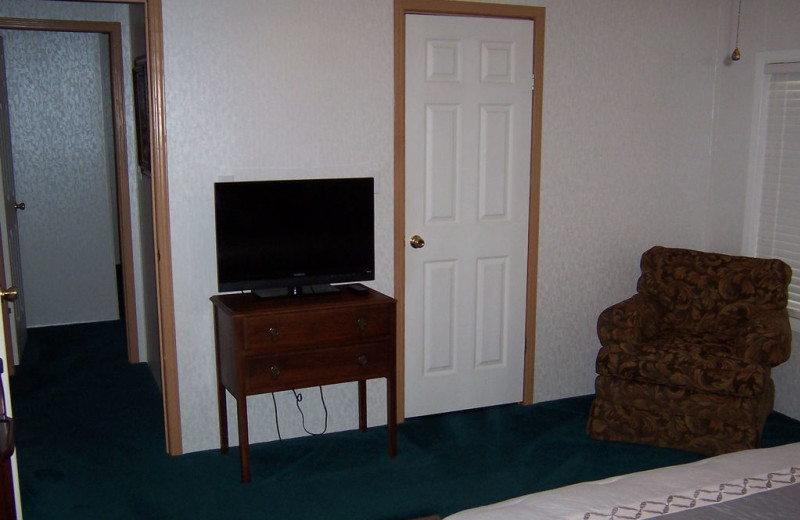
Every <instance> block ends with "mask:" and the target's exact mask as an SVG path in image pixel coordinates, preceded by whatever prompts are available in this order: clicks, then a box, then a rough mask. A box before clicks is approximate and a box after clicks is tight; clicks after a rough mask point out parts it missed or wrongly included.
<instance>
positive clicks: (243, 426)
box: [236, 396, 250, 482]
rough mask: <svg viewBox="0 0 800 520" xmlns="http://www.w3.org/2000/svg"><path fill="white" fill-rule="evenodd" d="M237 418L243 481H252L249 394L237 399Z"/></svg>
mask: <svg viewBox="0 0 800 520" xmlns="http://www.w3.org/2000/svg"><path fill="white" fill-rule="evenodd" d="M236 418H237V421H238V425H239V456H240V460H241V466H242V482H250V439H249V435H248V431H247V396H242V397H241V398H239V399H237V400H236Z"/></svg>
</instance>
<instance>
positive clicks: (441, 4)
mask: <svg viewBox="0 0 800 520" xmlns="http://www.w3.org/2000/svg"><path fill="white" fill-rule="evenodd" d="M407 14H438V15H451V16H477V17H490V18H516V19H525V20H532V21H533V22H534V44H533V45H534V48H533V71H534V76H535V78H536V81H535V84H536V88H535V90H534V91H533V92H532V96H533V100H532V101H533V103H532V107H533V117H532V121H531V170H530V209H529V217H528V220H529V222H528V282H527V288H526V291H527V293H526V320H525V367H524V375H523V392H522V396H521V402H522V403H523V404H532V403H533V378H534V364H535V355H536V291H537V275H538V248H539V204H540V201H539V191H540V177H541V149H542V146H541V143H542V99H543V90H544V89H543V88H542V85H543V79H544V34H545V33H544V27H545V8H544V7H531V6H522V5H505V4H484V3H478V2H456V1H449V0H395V2H394V92H395V97H394V297H395V298H396V299H397V400H398V403H397V411H398V417H399V418H400V420H403V418H405V242H406V230H405V200H406V199H405V195H406V194H405V58H406V57H405V33H406V30H405V16H406V15H407Z"/></svg>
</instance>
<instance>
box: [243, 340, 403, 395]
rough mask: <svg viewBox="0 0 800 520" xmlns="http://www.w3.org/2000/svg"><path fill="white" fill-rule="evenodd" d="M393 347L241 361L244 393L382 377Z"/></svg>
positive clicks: (341, 349) (340, 349) (381, 345)
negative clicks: (245, 391)
mask: <svg viewBox="0 0 800 520" xmlns="http://www.w3.org/2000/svg"><path fill="white" fill-rule="evenodd" d="M392 347H393V345H391V344H389V343H388V342H384V343H370V344H364V345H353V346H347V347H331V348H325V349H318V350H314V351H305V352H297V353H285V354H274V355H269V356H254V357H248V358H245V361H244V362H245V388H246V390H247V392H248V393H254V392H274V391H278V390H288V389H290V388H306V387H309V386H317V385H328V384H335V383H342V382H346V381H355V380H358V379H370V378H374V377H385V376H386V375H387V374H388V373H389V369H390V367H391V360H390V355H391V353H393V352H394V349H393V348H392Z"/></svg>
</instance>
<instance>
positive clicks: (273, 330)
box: [267, 327, 281, 341]
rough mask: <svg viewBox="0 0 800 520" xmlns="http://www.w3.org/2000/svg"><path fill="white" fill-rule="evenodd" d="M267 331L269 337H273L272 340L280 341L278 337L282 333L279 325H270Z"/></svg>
mask: <svg viewBox="0 0 800 520" xmlns="http://www.w3.org/2000/svg"><path fill="white" fill-rule="evenodd" d="M267 333H268V334H269V337H270V338H272V341H278V337H279V336H280V335H281V333H280V331H279V330H278V327H270V328H269V330H268V331H267Z"/></svg>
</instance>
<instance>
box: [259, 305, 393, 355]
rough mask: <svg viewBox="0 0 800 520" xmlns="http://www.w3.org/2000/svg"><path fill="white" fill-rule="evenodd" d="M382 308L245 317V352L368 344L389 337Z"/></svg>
mask: <svg viewBox="0 0 800 520" xmlns="http://www.w3.org/2000/svg"><path fill="white" fill-rule="evenodd" d="M391 328H392V322H391V319H390V313H389V312H387V310H386V308H385V307H384V306H374V305H373V306H366V307H352V308H343V309H324V310H309V311H306V312H303V313H274V314H269V315H260V316H253V317H248V318H247V319H246V320H245V323H244V338H245V341H244V349H245V350H257V349H269V350H270V351H280V350H281V349H282V348H284V347H294V346H298V345H308V346H314V347H316V346H318V345H321V344H330V343H338V342H342V341H354V340H361V341H368V340H369V339H372V338H380V337H385V336H388V335H390V334H392V333H393V332H394V331H392V330H391Z"/></svg>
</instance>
